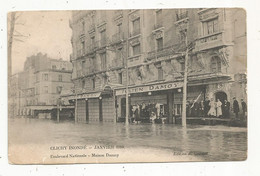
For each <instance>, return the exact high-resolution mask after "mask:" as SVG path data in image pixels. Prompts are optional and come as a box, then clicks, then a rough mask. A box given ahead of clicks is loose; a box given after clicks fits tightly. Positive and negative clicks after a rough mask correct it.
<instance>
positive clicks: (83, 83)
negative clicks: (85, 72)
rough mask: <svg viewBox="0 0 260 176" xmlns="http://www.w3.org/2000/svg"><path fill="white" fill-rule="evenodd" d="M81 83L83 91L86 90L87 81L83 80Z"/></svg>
mask: <svg viewBox="0 0 260 176" xmlns="http://www.w3.org/2000/svg"><path fill="white" fill-rule="evenodd" d="M81 83H82V84H81V87H82V89H84V88H85V80H84V79H83V80H82V82H81Z"/></svg>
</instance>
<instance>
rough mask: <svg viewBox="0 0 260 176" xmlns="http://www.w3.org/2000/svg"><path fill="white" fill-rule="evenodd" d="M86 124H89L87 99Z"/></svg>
mask: <svg viewBox="0 0 260 176" xmlns="http://www.w3.org/2000/svg"><path fill="white" fill-rule="evenodd" d="M85 101H86V123H88V122H89V112H88V100H87V99H86V100H85Z"/></svg>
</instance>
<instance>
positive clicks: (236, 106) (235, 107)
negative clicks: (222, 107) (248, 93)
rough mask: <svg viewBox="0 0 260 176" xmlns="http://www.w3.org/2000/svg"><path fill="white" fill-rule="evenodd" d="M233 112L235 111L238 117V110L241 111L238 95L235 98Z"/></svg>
mask: <svg viewBox="0 0 260 176" xmlns="http://www.w3.org/2000/svg"><path fill="white" fill-rule="evenodd" d="M233 112H234V113H235V118H236V119H237V118H238V112H239V105H238V101H237V100H236V97H234V98H233Z"/></svg>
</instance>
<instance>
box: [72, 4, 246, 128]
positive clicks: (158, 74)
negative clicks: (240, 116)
mask: <svg viewBox="0 0 260 176" xmlns="http://www.w3.org/2000/svg"><path fill="white" fill-rule="evenodd" d="M70 27H71V29H72V32H73V35H72V38H71V43H72V47H73V53H72V54H71V62H72V64H73V73H72V80H73V82H74V84H75V88H76V89H75V94H73V95H71V96H70V97H67V98H68V99H74V101H76V103H77V107H76V114H77V121H80V122H86V121H119V120H120V119H121V118H125V114H126V109H125V107H126V98H125V94H126V85H127V86H128V92H129V105H130V106H129V107H131V109H130V114H131V112H132V108H133V107H137V105H138V107H140V104H143V105H142V106H150V105H151V104H153V105H155V104H156V105H157V106H156V107H157V108H158V109H159V112H160V113H159V114H158V115H160V116H164V117H166V118H167V120H168V122H170V123H172V122H173V120H174V118H173V116H175V117H176V116H179V115H181V111H182V87H183V73H184V67H185V65H184V57H185V52H186V49H187V48H190V49H189V59H188V94H187V100H188V102H193V101H194V100H195V101H201V100H204V99H205V98H206V97H209V98H214V99H220V100H221V101H224V99H227V100H229V101H230V102H232V97H234V96H236V97H237V98H244V99H246V93H245V90H244V88H245V87H246V79H242V81H241V80H239V79H234V75H238V76H236V77H237V78H239V77H241V78H242V77H245V73H246V63H247V56H246V14H245V11H244V10H243V9H223V8H210V9H156V10H106V11H101V10H100V11H73V12H72V20H71V21H70ZM186 39H187V40H186ZM127 74H128V76H129V77H128V79H126V75H127ZM126 80H128V83H127V82H126ZM157 112H158V111H157ZM131 115H132V114H131Z"/></svg>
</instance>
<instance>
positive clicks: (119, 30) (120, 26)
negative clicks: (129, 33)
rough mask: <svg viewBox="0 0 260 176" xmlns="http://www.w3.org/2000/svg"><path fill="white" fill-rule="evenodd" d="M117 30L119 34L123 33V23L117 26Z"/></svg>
mask: <svg viewBox="0 0 260 176" xmlns="http://www.w3.org/2000/svg"><path fill="white" fill-rule="evenodd" d="M117 30H118V33H119V34H120V33H122V23H120V24H118V25H117Z"/></svg>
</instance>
